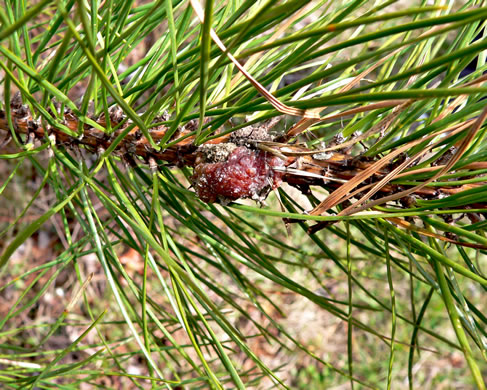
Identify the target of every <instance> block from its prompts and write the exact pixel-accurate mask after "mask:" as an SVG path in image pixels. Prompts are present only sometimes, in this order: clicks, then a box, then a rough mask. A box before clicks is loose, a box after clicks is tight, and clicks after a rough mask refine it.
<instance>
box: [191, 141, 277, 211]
mask: <svg viewBox="0 0 487 390" xmlns="http://www.w3.org/2000/svg"><path fill="white" fill-rule="evenodd" d="M283 166H284V162H283V161H282V160H281V159H280V158H278V157H276V156H273V155H272V154H270V153H266V152H263V151H260V150H251V149H248V148H246V147H244V146H240V147H238V148H236V149H235V150H233V151H232V152H231V153H230V155H229V156H228V159H227V160H226V161H223V162H216V163H201V164H198V165H196V167H195V168H194V175H193V185H194V188H195V190H196V194H197V195H198V197H199V198H200V199H201V200H203V201H204V202H207V203H213V202H215V201H217V200H218V201H220V202H226V201H232V200H237V199H239V198H252V199H256V200H258V199H263V198H265V196H266V195H267V194H268V192H269V191H270V190H271V189H274V188H276V187H278V186H279V185H280V184H281V178H282V173H280V172H276V171H274V170H273V168H274V167H283Z"/></svg>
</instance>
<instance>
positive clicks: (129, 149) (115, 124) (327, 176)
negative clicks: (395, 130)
mask: <svg viewBox="0 0 487 390" xmlns="http://www.w3.org/2000/svg"><path fill="white" fill-rule="evenodd" d="M15 100H16V99H14V100H13V102H12V104H11V115H12V123H13V131H14V132H15V133H16V134H17V135H24V136H25V140H26V142H33V140H34V139H38V140H41V141H42V140H43V139H44V138H45V137H46V135H48V136H51V137H52V136H53V137H54V139H55V142H56V144H58V145H60V146H65V147H67V148H80V147H81V148H84V149H86V150H88V151H91V152H93V153H96V152H100V151H104V150H106V149H108V148H109V147H110V146H111V145H112V142H113V141H114V140H115V139H116V138H117V137H118V136H119V135H120V133H122V132H123V131H125V130H126V129H127V127H128V126H133V124H132V123H131V122H130V120H127V118H126V117H125V116H124V115H123V112H122V111H121V110H120V109H119V108H113V109H112V110H111V112H110V124H111V127H112V128H115V129H116V130H115V131H113V132H112V133H111V134H108V133H105V132H103V131H102V130H99V129H97V128H95V127H92V126H89V125H87V124H83V125H81V126H80V123H79V120H78V118H77V117H76V116H75V115H74V114H73V113H72V112H71V111H70V110H66V111H65V113H64V115H63V120H62V123H63V125H64V126H67V127H68V128H69V129H70V130H72V131H73V132H77V129H79V128H81V129H82V134H81V135H80V136H79V137H73V136H71V135H69V134H67V133H65V132H63V131H62V130H60V129H58V128H56V127H53V126H50V125H47V124H45V121H41V120H38V119H35V118H34V117H33V116H32V114H31V112H30V111H29V109H28V108H27V106H25V105H22V104H19V103H16V102H15ZM53 116H54V115H53ZM165 119H166V118H157V122H155V124H154V125H153V126H152V127H151V128H150V135H151V136H152V138H153V140H154V141H155V142H156V143H158V142H159V141H160V140H161V139H162V138H163V137H164V135H165V134H166V132H167V131H168V127H167V126H166V125H164V124H160V123H161V122H162V121H164V120H165ZM58 120H59V118H58ZM94 120H95V121H96V123H97V124H98V125H99V126H101V127H102V128H106V125H107V122H106V119H105V117H104V115H101V116H100V117H98V118H96V119H94ZM158 123H159V124H158ZM197 127H198V124H197V123H196V122H195V121H190V122H188V123H187V124H186V126H184V127H182V128H180V129H178V131H177V132H176V134H175V135H173V137H172V139H181V140H180V141H179V142H178V143H177V144H175V145H173V146H171V147H169V148H166V149H161V150H156V149H154V148H153V147H151V146H150V143H149V141H148V140H147V139H146V137H145V136H144V135H143V134H142V132H141V131H140V130H139V129H138V128H137V126H133V128H132V129H131V130H130V131H129V132H128V133H127V135H126V136H125V137H124V138H123V139H122V140H121V142H119V144H118V145H117V146H116V147H115V149H114V153H115V154H116V155H118V156H120V157H121V158H124V159H126V160H127V161H131V162H133V161H139V162H144V163H147V164H148V163H149V162H151V161H163V162H165V163H167V164H169V165H173V166H178V167H182V166H190V167H195V166H196V165H197V164H198V163H200V162H201V156H202V153H203V149H202V148H201V147H200V148H198V147H197V146H195V145H194V143H193V141H194V136H193V134H194V130H196V129H197ZM0 130H3V131H4V132H10V130H9V125H8V120H7V118H6V113H5V112H4V111H1V110H0ZM237 133H239V134H238V135H237V136H235V135H233V136H232V135H224V136H221V137H218V138H215V139H212V140H211V141H209V142H207V143H206V144H205V145H209V144H210V145H221V146H226V145H228V144H232V143H236V144H238V145H240V146H242V145H243V146H244V147H247V148H249V149H253V150H261V151H264V152H267V153H268V154H270V155H273V156H277V157H279V158H280V159H281V160H282V161H283V164H282V165H281V166H278V167H275V168H274V170H275V171H276V172H278V173H279V175H280V180H279V183H280V181H281V180H282V181H283V182H287V183H289V184H290V185H293V186H295V187H297V188H299V189H300V190H301V191H302V192H304V193H307V192H308V191H309V186H312V185H316V186H322V187H325V188H326V189H328V190H330V191H332V190H334V189H336V188H339V187H340V186H341V185H342V184H343V183H346V182H348V181H349V180H351V179H352V178H354V177H356V176H357V175H358V174H360V173H361V172H364V171H365V170H366V169H370V168H371V167H372V165H373V164H374V163H376V162H377V161H378V160H376V159H371V158H368V157H365V156H363V155H359V156H352V155H350V154H347V153H346V152H345V153H338V152H334V151H333V152H328V153H323V152H320V151H317V150H312V149H309V148H307V147H305V146H304V145H300V144H295V145H293V144H287V143H279V142H275V141H273V140H271V139H269V138H265V137H262V136H261V135H258V136H257V137H256V136H251V134H255V133H257V134H262V133H264V134H266V133H267V126H265V125H262V126H257V127H250V126H249V127H247V128H244V129H243V132H242V131H238V132H237ZM405 158H407V157H406V156H405V155H404V154H401V155H399V156H398V157H397V159H395V160H393V161H391V162H389V163H388V164H385V165H383V166H382V167H381V168H380V169H377V170H376V171H375V172H374V173H373V174H372V175H371V176H370V177H368V178H367V179H366V180H364V181H363V182H362V183H360V185H359V187H358V188H356V189H355V191H354V192H353V193H352V194H351V195H350V194H349V196H348V197H347V199H348V198H350V197H352V196H358V195H359V194H361V193H362V192H363V191H366V190H369V189H370V188H372V187H373V186H374V185H375V184H376V183H378V182H379V181H380V180H381V179H382V178H384V177H385V176H386V175H387V174H389V173H390V172H391V171H393V170H394V169H395V168H396V167H397V166H398V165H400V164H401V163H402V162H403V161H404V159H405ZM479 164H481V165H482V166H481V167H480V166H479ZM484 165H485V166H484ZM486 166H487V164H484V163H474V164H469V165H467V166H464V167H462V169H464V170H468V169H472V170H473V169H479V168H482V167H483V168H486ZM441 167H442V165H437V166H435V167H431V169H432V170H434V169H439V168H441ZM423 171H424V170H423ZM486 184H487V181H485V182H484V181H482V182H478V183H475V184H468V185H455V182H454V181H452V185H451V186H450V185H448V186H446V185H445V186H441V187H438V186H437V187H434V188H432V187H426V188H422V189H420V190H419V191H417V192H415V193H414V194H413V195H416V196H418V197H420V198H422V199H439V198H442V197H444V196H445V195H452V194H456V193H459V192H461V191H464V190H467V189H471V188H474V187H478V186H481V185H486ZM405 188H408V186H407V185H398V184H393V183H388V184H387V185H385V186H383V187H382V188H380V190H379V191H378V194H377V195H376V196H375V198H377V197H378V196H380V194H381V193H382V195H384V194H387V195H390V194H393V193H397V192H400V191H402V190H404V189H405ZM400 201H401V203H403V204H407V205H408V206H411V197H410V196H409V197H408V199H401V200H400ZM475 207H476V208H487V201H486V202H482V203H481V204H475Z"/></svg>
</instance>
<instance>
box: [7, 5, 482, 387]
mask: <svg viewBox="0 0 487 390" xmlns="http://www.w3.org/2000/svg"><path fill="white" fill-rule="evenodd" d="M0 4H1V7H0V22H1V29H0V67H1V69H2V73H1V85H2V92H3V101H2V103H1V107H0V109H1V110H3V111H4V113H5V116H6V121H7V123H8V125H9V126H8V127H9V129H6V130H9V131H10V133H11V135H12V136H13V138H14V139H13V141H12V145H10V146H9V147H6V146H3V147H2V149H0V153H1V154H0V162H2V164H3V165H2V171H0V174H1V175H2V176H1V179H2V180H0V201H1V204H2V207H3V208H4V210H5V214H4V216H6V217H8V218H6V221H7V222H6V223H3V224H2V225H0V245H1V246H0V250H1V251H0V253H1V257H0V266H1V267H2V270H1V272H2V273H1V284H0V297H2V316H0V384H1V387H2V388H5V389H20V388H31V389H34V388H36V389H37V388H39V389H40V388H43V389H44V388H66V389H68V388H69V389H70V388H80V387H82V386H88V385H89V386H92V387H93V388H96V387H100V388H104V387H108V388H135V387H138V388H172V389H177V388H217V389H218V388H240V389H243V388H269V387H276V388H328V387H332V386H339V385H345V386H347V385H348V386H349V387H352V388H390V387H394V388H403V387H405V386H406V385H408V386H409V387H410V388H414V387H416V388H423V387H424V386H433V385H438V384H443V385H445V386H449V387H454V388H472V387H477V388H485V385H484V379H485V378H486V377H487V364H486V359H487V338H486V323H487V318H486V317H485V314H484V313H485V311H486V299H485V290H486V287H487V277H486V276H485V270H486V267H487V261H486V256H485V249H482V248H484V247H485V246H486V245H487V238H486V236H485V227H486V222H485V218H484V217H483V215H484V214H483V212H484V208H483V207H484V205H485V201H486V199H487V195H486V186H485V184H484V175H485V173H486V172H487V168H486V167H485V166H484V165H482V163H484V162H485V160H486V158H485V156H486V152H485V150H486V149H485V147H486V137H485V126H484V125H483V123H480V125H481V126H480V128H479V129H478V131H476V132H475V134H474V137H473V139H472V140H471V142H470V144H469V146H468V148H467V149H466V150H465V151H464V152H463V153H462V155H461V157H460V159H459V161H458V162H457V163H456V164H455V166H454V167H452V169H451V172H450V173H449V174H445V175H443V176H442V177H441V178H440V179H439V180H438V181H436V182H432V183H430V184H428V188H435V186H436V187H439V186H453V187H454V188H458V189H459V191H458V192H457V193H456V194H455V195H451V196H439V197H437V198H436V199H421V198H419V199H416V203H414V204H413V205H408V206H403V207H398V204H396V203H394V202H390V203H388V204H382V205H380V206H378V207H377V208H375V209H374V210H373V211H371V212H365V213H358V214H355V215H352V216H348V217H347V216H337V215H336V214H337V212H339V211H340V210H341V209H342V206H337V207H336V208H334V209H332V210H329V211H328V213H327V214H325V215H323V216H310V215H308V214H306V213H305V210H309V209H310V208H312V207H314V206H316V205H318V204H319V203H320V201H321V200H322V199H324V198H325V197H326V196H327V194H328V192H327V191H326V190H325V189H323V188H312V193H311V194H309V195H306V196H305V195H303V194H301V193H299V192H298V191H296V190H294V189H292V188H290V187H282V188H280V189H279V191H278V193H279V200H278V197H277V194H275V193H274V194H271V195H270V197H269V199H268V201H267V205H266V206H264V207H262V208H261V207H259V206H258V205H255V204H253V203H250V202H236V203H232V204H230V205H228V206H220V205H215V204H211V205H209V204H204V203H203V202H201V201H200V200H199V199H198V198H197V197H196V196H195V194H194V192H193V191H192V190H191V189H190V188H189V184H190V183H189V182H190V180H189V178H190V176H191V174H192V172H191V169H190V168H187V167H183V168H177V169H172V168H170V167H169V166H167V165H166V164H165V163H164V162H162V161H161V162H158V163H159V165H158V168H159V169H158V170H156V171H151V170H150V169H149V168H148V166H147V165H146V164H145V162H143V161H138V164H137V166H135V167H133V166H131V167H129V166H126V165H125V164H124V161H123V160H122V159H121V158H120V156H116V155H114V154H113V153H112V152H113V150H114V148H115V146H116V143H117V142H119V141H120V139H117V140H116V141H115V143H114V144H113V147H112V148H110V149H108V150H106V151H101V152H100V153H99V154H96V155H94V154H91V153H89V152H88V151H85V150H77V149H76V150H71V149H70V148H69V147H68V146H66V145H59V144H56V143H54V142H53V141H52V139H48V138H46V139H43V140H37V141H36V143H26V142H25V141H26V140H25V139H23V138H24V137H25V136H23V135H19V134H16V132H15V123H14V121H15V118H14V116H13V115H12V111H11V108H10V102H11V100H12V98H13V93H14V91H16V90H18V91H20V93H21V97H22V101H23V102H24V103H25V104H26V105H27V107H28V109H29V110H30V111H31V112H32V113H34V114H35V116H36V117H38V118H39V119H40V120H41V121H42V123H44V124H46V125H50V126H53V127H56V128H58V129H61V130H62V131H65V132H67V133H70V134H72V135H73V136H74V137H76V136H77V135H79V134H80V132H81V131H82V128H81V126H80V128H78V129H77V132H74V133H73V131H72V130H70V129H69V128H68V127H66V126H65V125H64V122H63V120H64V114H63V113H64V109H66V108H69V109H70V110H72V112H73V115H75V116H76V117H77V118H79V119H80V121H81V122H80V123H81V124H88V125H90V126H95V127H98V128H99V129H100V130H102V131H104V132H107V133H111V132H113V131H114V130H115V129H113V128H111V126H110V125H108V126H107V128H103V127H100V125H98V124H96V122H95V120H94V118H97V117H99V116H100V115H102V114H104V115H105V117H108V116H109V110H110V109H111V107H114V106H119V107H120V108H121V109H122V110H123V112H124V114H125V115H126V117H127V118H128V119H130V120H131V123H132V124H131V125H129V126H128V127H127V128H126V131H124V133H125V134H126V133H128V132H129V131H130V130H131V129H133V127H134V126H135V125H136V126H138V127H139V128H140V129H141V130H142V132H143V133H144V135H146V136H148V135H149V129H150V127H151V125H152V124H153V123H154V122H155V121H156V122H157V121H159V122H160V121H161V120H162V119H161V118H160V117H159V115H161V113H163V112H166V113H167V118H165V119H164V121H165V123H166V124H167V126H168V127H169V131H168V132H167V133H166V136H165V137H164V138H163V140H162V142H161V143H160V144H159V145H155V144H154V145H153V146H154V147H157V148H166V147H169V146H172V145H175V144H177V143H179V142H182V139H180V138H178V136H177V134H178V133H177V131H178V129H180V128H181V126H183V125H185V124H187V123H188V122H189V121H190V120H192V119H201V118H205V119H206V120H205V121H201V120H200V121H199V123H200V125H199V127H198V128H197V129H196V130H195V135H197V142H198V143H203V142H205V141H207V140H210V139H212V137H213V138H214V137H216V136H217V131H218V130H220V129H222V128H223V129H224V131H225V132H232V131H235V130H236V129H238V128H240V127H243V126H245V125H247V124H258V123H261V122H263V121H265V120H266V119H268V118H272V117H275V116H279V115H281V113H279V112H278V111H277V110H275V109H274V108H273V107H272V105H270V104H269V103H268V102H267V100H266V99H265V98H264V97H262V96H261V95H260V94H259V92H258V91H257V90H256V89H255V88H254V87H253V86H252V85H251V84H250V83H249V82H248V81H247V80H246V78H245V77H241V75H240V73H239V72H238V71H237V70H236V69H235V66H234V65H233V64H232V63H231V62H230V61H229V60H228V57H227V56H226V53H223V52H222V51H221V50H220V49H219V48H218V47H217V46H216V45H215V44H214V43H213V42H212V40H211V37H210V28H213V29H214V30H215V31H216V33H217V34H218V36H219V37H220V39H222V41H223V42H224V43H225V45H226V47H227V48H228V51H229V52H230V53H232V54H233V55H234V56H235V57H236V58H237V59H238V60H239V61H241V63H243V64H245V66H246V68H247V70H248V71H249V72H250V73H251V74H252V76H253V77H255V78H256V79H257V80H258V81H259V82H260V83H261V84H262V85H263V86H265V87H266V88H267V89H268V90H269V91H271V92H272V93H273V94H274V96H276V97H278V98H279V99H280V100H281V101H283V102H285V103H286V104H288V105H289V106H292V107H297V108H306V109H310V108H320V109H321V114H322V115H332V114H339V113H341V112H344V111H346V110H348V109H351V108H355V107H365V108H367V107H368V105H370V104H372V103H378V102H379V103H384V105H383V106H382V107H379V108H376V109H374V110H368V109H365V110H364V112H361V113H357V114H354V115H349V116H344V117H339V118H337V119H334V120H329V121H326V122H322V123H318V124H315V125H313V126H312V127H310V128H309V129H308V130H307V131H306V133H305V134H304V135H302V136H300V138H299V141H300V142H305V143H306V145H307V146H308V147H309V148H317V149H320V148H322V145H323V143H325V144H326V143H327V142H329V141H330V140H331V139H332V138H333V137H334V136H336V135H341V136H343V137H344V139H345V140H347V139H351V138H352V137H353V136H356V135H358V134H363V133H365V132H366V131H367V130H369V129H371V128H373V127H374V126H376V125H377V124H378V123H381V121H382V120H384V118H388V116H389V115H391V114H392V113H393V112H394V115H393V116H391V117H390V118H392V119H391V122H390V123H388V126H387V128H386V130H385V131H384V133H383V134H381V133H380V131H377V132H375V133H372V134H370V135H369V136H367V137H366V138H365V139H364V140H363V145H364V147H365V149H364V148H361V147H358V146H356V147H354V148H353V149H352V153H354V154H357V155H358V154H361V153H364V154H365V155H366V156H368V157H370V158H375V159H379V158H381V157H382V156H387V155H388V154H389V153H391V152H392V151H394V150H396V149H398V148H401V147H405V148H406V149H405V150H407V154H408V156H409V157H411V156H414V155H415V154H416V153H418V152H420V151H421V150H424V149H426V148H427V145H428V142H431V143H433V142H436V146H435V147H434V148H433V149H432V150H431V151H430V153H429V154H428V155H425V157H424V158H423V159H421V160H420V161H418V164H417V165H416V166H415V167H414V168H415V169H419V168H425V170H424V171H423V173H421V174H418V173H415V174H414V175H409V176H405V177H402V178H398V179H395V181H394V182H393V183H395V184H402V185H404V186H406V185H416V184H420V183H421V182H424V181H425V180H427V179H428V178H430V177H432V176H433V174H434V170H429V169H427V168H431V167H434V164H435V162H437V161H438V160H439V159H440V158H441V157H442V156H446V157H447V156H448V155H449V153H451V151H452V147H453V146H455V145H458V143H459V142H461V141H462V139H463V137H465V135H466V133H467V130H465V131H463V132H459V133H456V134H454V135H451V136H443V135H442V134H441V132H442V131H444V130H445V129H449V128H451V127H452V126H456V125H462V124H466V123H469V122H468V121H471V120H475V119H476V118H478V117H479V115H481V112H482V110H483V109H484V108H485V100H484V98H485V95H486V94H487V89H486V88H485V86H484V80H483V78H482V77H483V73H484V72H485V71H486V65H485V58H486V52H485V49H486V48H487V39H486V38H485V30H484V25H485V18H486V16H487V7H486V5H485V2H483V1H464V2H458V1H422V2H421V1H419V2H407V5H405V3H404V2H399V1H365V0H352V1H312V2H308V1H303V0H290V1H257V2H255V1H240V0H234V1H232V0H230V1H222V2H220V1H211V0H207V1H205V2H204V4H202V5H203V7H204V9H205V22H204V23H200V21H199V20H198V19H197V18H196V16H195V13H194V10H193V8H192V6H191V4H190V3H189V2H188V1H178V0H175V1H169V0H165V1H163V0H158V1H144V2H137V1H127V0H106V1H98V0H89V1H83V0H79V1H78V0H57V1H53V0H40V1H35V2H34V1H24V0H12V1H7V0H3V1H1V2H0ZM391 53H392V54H391ZM474 60H475V62H473V63H472V61H474ZM469 64H470V67H471V71H470V72H465V71H464V69H465V68H466V67H467V65H469ZM472 64H473V65H472ZM366 71H369V72H368V73H367V75H366V76H365V77H360V82H359V83H357V84H355V85H354V88H352V89H350V90H343V89H342V88H343V87H344V86H347V85H350V83H352V82H353V81H354V79H355V78H356V77H357V76H359V75H361V74H362V73H363V72H366ZM472 81H473V82H472ZM398 99H403V100H402V102H404V99H411V101H410V104H409V105H408V106H407V108H405V109H399V110H398V111H393V110H394V109H395V108H397V107H398V106H399V103H398V104H394V102H396V101H397V100H398ZM454 99H458V100H454ZM55 102H57V103H58V104H59V105H60V106H59V105H58V104H57V103H55ZM450 109H451V110H450ZM294 122H296V118H292V117H286V118H284V119H283V121H282V122H281V127H282V128H281V131H284V130H286V129H288V128H289V127H290V126H291V124H292V123H294ZM379 130H380V129H379ZM429 135H432V136H433V138H432V139H431V140H430V141H423V142H419V143H417V144H416V146H411V147H408V146H409V145H412V144H413V143H414V142H415V141H418V140H421V139H422V137H426V136H429ZM120 138H121V137H120ZM474 163H479V165H477V166H478V169H475V170H473V169H470V168H468V167H467V166H472V164H474ZM469 164H470V165H469ZM466 167H467V168H466ZM32 172H34V174H33V173H32ZM32 177H35V178H37V181H34V182H35V184H36V187H35V188H32V186H31V187H28V185H27V182H29V180H30V179H31V178H32ZM445 183H446V184H445ZM462 186H463V187H462ZM467 186H470V187H467ZM16 191H17V193H16ZM19 191H20V192H19ZM32 211H35V212H32ZM466 213H469V214H470V216H471V217H472V218H473V217H475V218H477V219H475V220H474V221H473V222H472V220H471V219H468V218H467V217H466ZM26 215H27V216H29V215H34V216H35V217H34V218H33V220H31V221H30V223H29V221H28V220H27V219H26V218H24V216H26ZM442 215H449V216H452V217H453V220H452V221H451V223H447V222H450V221H449V220H448V219H445V218H443V217H442ZM283 217H287V218H292V219H295V220H298V221H297V222H296V223H294V224H292V225H291V226H290V229H289V230H287V229H286V226H285V224H284V223H283V220H282V218H283ZM387 217H395V218H400V219H401V220H405V218H407V219H406V221H409V222H411V223H413V224H415V225H416V226H418V227H419V228H420V229H423V230H422V231H418V230H414V229H406V228H404V226H405V225H397V224H396V223H393V222H391V220H389V219H387ZM314 221H331V222H333V223H332V224H330V225H328V226H327V227H326V228H325V229H323V230H321V231H320V232H318V233H317V234H314V235H309V234H308V233H307V229H308V227H309V226H311V225H313V223H314ZM43 232H44V233H43ZM425 232H428V233H430V235H429V236H428V235H425V234H424V233H425ZM45 233H47V234H48V236H49V237H56V238H55V240H54V244H53V245H52V247H51V248H50V251H49V252H47V253H49V256H45V257H43V258H42V259H41V260H39V261H37V262H30V261H29V259H28V258H26V257H25V256H23V250H24V251H25V248H26V246H27V245H28V244H29V243H32V242H33V241H32V240H34V242H37V243H38V242H40V238H41V237H42V234H45ZM445 234H446V235H447V236H448V237H454V238H455V241H457V242H463V243H467V244H474V247H473V248H472V247H468V246H464V245H460V244H455V243H453V244H452V243H448V242H445V241H444V240H442V239H441V238H442V237H443V236H444V235H445ZM475 245H476V246H475ZM471 246H472V245H471ZM128 253H129V254H131V255H132V256H133V257H129V256H128V255H127V254H128ZM90 259H91V260H90ZM90 261H91V262H92V263H90ZM93 261H95V262H94V263H93ZM89 264H91V267H92V268H91V269H90V266H89ZM93 264H96V265H93ZM93 267H94V268H93ZM93 269H94V270H95V271H96V272H95V271H93ZM92 273H93V274H94V275H95V276H93V275H92ZM100 274H101V275H103V278H102V279H100V278H99V277H97V276H96V275H100ZM63 278H64V282H63V281H62V280H63ZM59 286H62V293H61V292H59V291H58V288H59ZM56 294H57V295H56ZM55 296H57V297H58V298H53V297H55ZM53 302H54V303H55V304H56V305H57V307H58V308H59V307H61V310H57V311H56V310H54V308H53V309H52V310H51V311H50V313H51V314H55V315H51V316H42V315H39V307H45V306H49V304H54V303H53ZM303 307H304V308H303ZM294 310H295V311H298V312H299V313H300V315H301V316H302V317H303V318H301V322H299V323H298V325H296V324H294V325H293V323H292V321H290V320H289V319H290V318H292V316H293V311H294ZM306 316H310V317H309V318H311V319H310V321H309V323H308V324H307V321H306V318H307V317H306ZM320 316H324V317H320ZM317 318H326V321H328V325H330V327H334V328H333V329H335V331H333V332H331V331H330V327H323V322H319V321H318V320H316V319H317ZM303 319H304V320H303ZM315 320H316V324H315V323H314V322H313V321H315ZM326 321H325V322H326ZM305 325H309V326H305ZM313 325H315V326H313ZM59 335H65V338H64V339H65V340H66V339H69V342H68V343H66V342H65V343H64V344H63V345H61V346H59V345H56V343H55V342H54V340H55V338H56V336H59ZM68 335H69V337H68ZM75 336H76V337H75ZM73 354H77V355H76V356H77V358H76V359H75V358H73ZM136 357H139V360H138V361H137V363H134V362H133V361H134V359H135V358H136ZM134 367H136V369H134ZM452 367H453V368H452ZM433 371H434V373H433ZM108 379H110V380H111V381H112V382H106V381H107V380H108Z"/></svg>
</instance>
